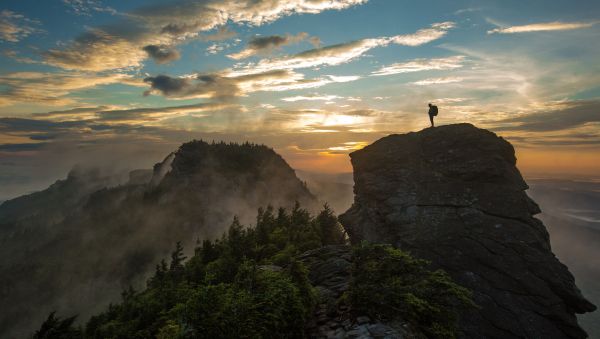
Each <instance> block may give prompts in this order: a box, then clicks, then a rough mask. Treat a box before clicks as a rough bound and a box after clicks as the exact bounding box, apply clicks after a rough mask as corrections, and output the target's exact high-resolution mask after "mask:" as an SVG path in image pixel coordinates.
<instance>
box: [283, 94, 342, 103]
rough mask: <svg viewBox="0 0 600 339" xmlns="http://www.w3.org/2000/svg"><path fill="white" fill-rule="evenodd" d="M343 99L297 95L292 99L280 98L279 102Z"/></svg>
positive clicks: (338, 97)
mask: <svg viewBox="0 0 600 339" xmlns="http://www.w3.org/2000/svg"><path fill="white" fill-rule="evenodd" d="M342 98H343V97H341V96H339V95H319V94H313V95H297V96H294V97H287V98H282V99H281V100H283V101H287V102H296V101H331V100H335V99H342Z"/></svg>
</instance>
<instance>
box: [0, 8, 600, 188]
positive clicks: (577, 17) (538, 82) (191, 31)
mask: <svg viewBox="0 0 600 339" xmlns="http://www.w3.org/2000/svg"><path fill="white" fill-rule="evenodd" d="M598 41H600V2H598V1H596V0H588V1H573V0H569V1H562V0H561V1H558V0H553V1H547V0H544V1H541V0H540V1H535V0H534V1H512V0H511V1H506V0H503V1H464V0H457V1H446V0H438V1H434V0H424V1H408V0H406V1H405V0H402V1H400V0H237V1H234V0H196V1H193V0H187V1H149V0H130V1H111V0H45V1H39V0H2V2H1V3H0V187H2V189H1V190H0V200H5V199H8V198H11V197H14V196H18V195H20V194H23V193H26V192H30V191H33V190H36V189H42V188H44V187H45V186H47V185H48V184H49V183H51V182H53V181H55V180H57V179H59V178H64V177H65V175H66V173H67V172H68V171H69V170H70V169H71V168H73V167H74V166H78V165H79V166H100V167H102V168H106V169H110V170H115V171H116V170H121V169H132V168H150V167H151V166H152V165H153V164H154V163H156V162H158V161H160V160H162V158H164V157H165V156H166V155H167V154H168V153H169V152H171V151H174V150H176V149H177V147H178V145H180V144H181V143H183V142H186V141H189V140H192V139H203V140H207V141H212V140H215V141H219V140H225V141H235V142H243V141H250V142H255V143H262V144H266V145H269V146H271V147H273V148H274V149H275V150H276V151H277V152H279V153H280V154H281V155H282V156H283V157H284V158H285V159H286V160H287V161H288V162H289V163H290V165H291V166H292V167H294V168H296V169H300V170H305V171H312V172H323V173H342V172H350V171H351V170H352V168H351V165H350V161H349V157H348V153H350V152H352V151H353V150H356V149H359V148H361V147H364V146H365V145H367V144H369V143H371V142H373V141H375V140H377V139H379V138H381V137H383V136H385V135H388V134H391V133H406V132H410V131H418V130H421V129H423V128H426V127H428V126H429V118H428V116H427V109H428V107H427V103H429V102H432V103H434V104H436V105H437V106H438V107H439V110H440V114H439V116H438V117H437V118H436V123H437V124H452V123H461V122H469V123H472V124H475V125H476V126H478V127H481V128H487V129H490V130H492V131H494V132H496V133H498V134H499V135H501V136H503V137H504V138H506V139H507V140H509V141H510V142H511V143H513V145H514V146H515V148H516V151H517V157H518V166H519V168H520V169H521V171H522V172H523V173H525V174H526V175H531V176H543V175H549V176H551V175H556V176H559V175H560V176H571V177H578V176H588V177H589V176H597V174H598V173H600V63H599V62H598V60H600V44H598V43H597V42H598Z"/></svg>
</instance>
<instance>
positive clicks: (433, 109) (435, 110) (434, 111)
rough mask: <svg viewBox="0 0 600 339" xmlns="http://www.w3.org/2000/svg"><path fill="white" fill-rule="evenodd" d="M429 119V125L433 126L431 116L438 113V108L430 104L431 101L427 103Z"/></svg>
mask: <svg viewBox="0 0 600 339" xmlns="http://www.w3.org/2000/svg"><path fill="white" fill-rule="evenodd" d="M428 113H429V121H431V127H434V126H433V117H434V116H436V115H438V108H437V106H436V105H432V104H431V103H429V112H428Z"/></svg>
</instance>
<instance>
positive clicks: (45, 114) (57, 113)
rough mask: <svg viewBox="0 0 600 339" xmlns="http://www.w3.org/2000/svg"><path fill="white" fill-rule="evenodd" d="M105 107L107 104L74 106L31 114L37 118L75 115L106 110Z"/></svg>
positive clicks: (106, 107)
mask: <svg viewBox="0 0 600 339" xmlns="http://www.w3.org/2000/svg"><path fill="white" fill-rule="evenodd" d="M106 109H108V106H97V107H76V108H71V109H66V110H60V111H50V112H43V113H33V114H32V116H34V117H39V118H50V117H57V116H74V117H75V116H77V115H80V114H85V113H96V112H98V111H101V110H106Z"/></svg>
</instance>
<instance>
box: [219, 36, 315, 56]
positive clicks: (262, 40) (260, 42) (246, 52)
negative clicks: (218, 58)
mask: <svg viewBox="0 0 600 339" xmlns="http://www.w3.org/2000/svg"><path fill="white" fill-rule="evenodd" d="M305 39H309V41H310V42H311V43H312V44H313V45H315V46H317V45H318V44H320V39H319V38H316V37H312V38H309V36H308V33H305V32H301V33H298V34H297V35H290V34H287V35H269V36H257V37H254V38H252V39H250V41H249V42H248V46H246V48H244V49H243V50H242V51H240V52H238V53H234V54H229V55H228V57H230V58H232V59H236V60H238V59H244V58H247V57H250V56H253V55H257V54H266V53H269V52H271V51H273V50H274V49H277V48H280V47H282V46H285V45H289V44H293V43H298V42H300V41H303V40H305Z"/></svg>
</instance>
